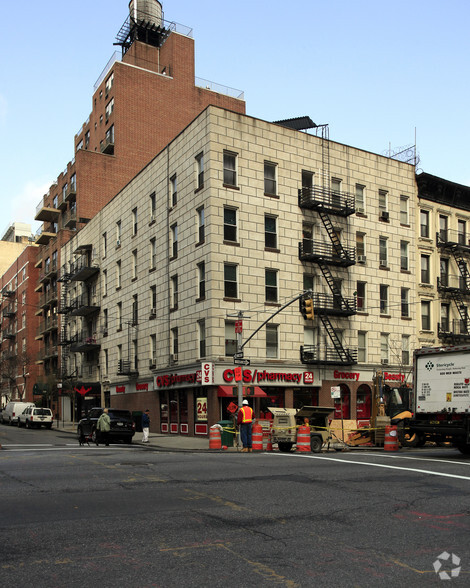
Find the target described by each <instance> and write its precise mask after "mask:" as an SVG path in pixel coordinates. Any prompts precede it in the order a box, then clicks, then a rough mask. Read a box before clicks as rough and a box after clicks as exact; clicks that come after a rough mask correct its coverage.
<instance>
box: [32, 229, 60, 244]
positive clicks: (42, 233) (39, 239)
mask: <svg viewBox="0 0 470 588" xmlns="http://www.w3.org/2000/svg"><path fill="white" fill-rule="evenodd" d="M56 235H57V233H55V232H52V231H51V230H49V231H46V230H44V229H43V227H40V228H39V230H38V231H36V240H35V244H36V245H47V244H48V243H49V241H50V240H51V239H53V238H54V237H55V236H56Z"/></svg>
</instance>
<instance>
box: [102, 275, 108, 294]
mask: <svg viewBox="0 0 470 588" xmlns="http://www.w3.org/2000/svg"><path fill="white" fill-rule="evenodd" d="M101 275H102V280H103V296H107V295H108V271H107V270H103V272H102V274H101Z"/></svg>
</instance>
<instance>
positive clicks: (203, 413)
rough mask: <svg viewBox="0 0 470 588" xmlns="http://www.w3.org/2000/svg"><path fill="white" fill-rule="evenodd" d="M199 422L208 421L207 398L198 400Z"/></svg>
mask: <svg viewBox="0 0 470 588" xmlns="http://www.w3.org/2000/svg"><path fill="white" fill-rule="evenodd" d="M196 407H197V420H198V421H207V398H205V397H204V398H202V397H201V398H196Z"/></svg>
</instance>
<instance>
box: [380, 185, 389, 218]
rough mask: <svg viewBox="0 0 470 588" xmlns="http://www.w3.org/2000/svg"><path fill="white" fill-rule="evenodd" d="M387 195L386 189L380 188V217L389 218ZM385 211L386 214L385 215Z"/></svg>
mask: <svg viewBox="0 0 470 588" xmlns="http://www.w3.org/2000/svg"><path fill="white" fill-rule="evenodd" d="M387 196H388V192H387V191H386V190H379V217H380V218H382V219H388V205H387ZM384 213H386V214H385V215H384Z"/></svg>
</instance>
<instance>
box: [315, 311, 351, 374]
mask: <svg viewBox="0 0 470 588" xmlns="http://www.w3.org/2000/svg"><path fill="white" fill-rule="evenodd" d="M319 317H320V320H321V322H322V324H323V326H324V328H325V330H326V332H327V333H328V336H329V338H330V339H331V342H332V343H333V347H334V348H335V350H336V353H337V354H338V356H339V358H340V360H341V363H344V364H350V365H351V364H353V363H355V361H354V358H353V357H352V356H351V354H350V353H349V351H347V350H346V349H345V348H344V347H343V344H342V343H341V341H340V339H339V337H338V335H337V334H336V331H335V328H334V327H333V325H332V324H331V322H330V319H329V318H328V316H327V315H326V314H324V313H321V314H320V315H319Z"/></svg>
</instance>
